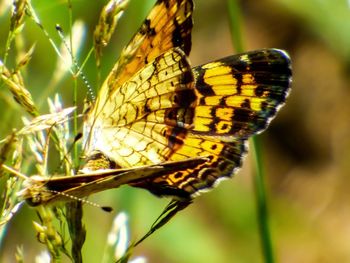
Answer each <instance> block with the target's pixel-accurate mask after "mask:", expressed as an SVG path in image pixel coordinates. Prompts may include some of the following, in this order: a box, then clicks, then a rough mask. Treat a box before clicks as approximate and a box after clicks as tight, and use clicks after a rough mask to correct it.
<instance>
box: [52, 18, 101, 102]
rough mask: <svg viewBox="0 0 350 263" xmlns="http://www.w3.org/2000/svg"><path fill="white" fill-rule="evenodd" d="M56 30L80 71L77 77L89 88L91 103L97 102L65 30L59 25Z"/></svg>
mask: <svg viewBox="0 0 350 263" xmlns="http://www.w3.org/2000/svg"><path fill="white" fill-rule="evenodd" d="M56 30H57V33H58V35H59V36H60V38H61V41H62V42H63V44H64V46H65V48H66V49H67V51H68V53H69V54H70V56H71V59H72V62H73V65H74V67H75V68H76V69H77V70H78V71H77V73H76V75H78V76H79V77H80V78H81V80H82V81H83V82H84V84H85V86H86V88H87V91H88V97H89V98H90V100H91V101H95V100H96V97H95V93H94V91H93V90H92V88H91V85H90V83H89V81H88V79H87V77H86V76H85V74H84V73H83V71H82V69H81V67H80V65H79V64H78V62H77V60H76V59H75V56H74V55H73V51H72V49H71V48H70V46H69V45H68V43H67V41H66V39H65V37H64V33H63V29H62V27H61V26H60V25H59V24H56Z"/></svg>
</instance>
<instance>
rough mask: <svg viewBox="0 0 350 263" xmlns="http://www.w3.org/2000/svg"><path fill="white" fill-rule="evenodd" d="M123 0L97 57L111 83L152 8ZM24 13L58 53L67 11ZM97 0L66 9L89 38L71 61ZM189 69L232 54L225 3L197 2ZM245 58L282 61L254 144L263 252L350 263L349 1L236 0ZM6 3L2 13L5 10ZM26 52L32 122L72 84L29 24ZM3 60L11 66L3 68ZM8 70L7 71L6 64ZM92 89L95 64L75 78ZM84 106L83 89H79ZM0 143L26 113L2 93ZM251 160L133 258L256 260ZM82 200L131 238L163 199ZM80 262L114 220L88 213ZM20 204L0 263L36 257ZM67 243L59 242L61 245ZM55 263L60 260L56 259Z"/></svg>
mask: <svg viewBox="0 0 350 263" xmlns="http://www.w3.org/2000/svg"><path fill="white" fill-rule="evenodd" d="M6 2H7V1H5V0H1V2H0V15H1V16H0V24H1V26H0V54H1V56H3V54H4V48H5V41H6V37H7V34H8V28H9V10H7V9H6ZM145 2H146V1H143V0H131V3H130V5H129V7H128V9H127V10H126V12H125V15H124V16H123V17H122V19H121V20H120V23H119V26H118V28H117V31H116V33H115V34H114V36H113V43H112V44H110V45H109V46H108V47H107V48H106V49H105V50H104V56H103V60H102V76H106V75H107V74H108V70H110V69H111V67H112V66H113V64H114V62H115V61H116V59H117V58H118V54H119V52H120V50H121V48H122V47H123V46H124V45H125V44H126V43H127V42H128V40H129V39H130V38H131V36H132V35H133V34H134V33H135V32H136V30H137V29H138V27H139V25H140V24H141V22H142V20H143V18H144V17H145V15H146V14H147V13H148V10H149V8H151V6H152V5H153V3H154V2H155V1H147V4H146V3H145ZM32 4H33V6H34V8H35V10H36V11H37V13H38V15H39V17H40V19H41V21H42V24H43V25H44V27H45V29H46V30H48V31H49V34H50V36H51V37H52V38H53V39H54V41H55V42H56V43H60V40H59V38H58V36H57V33H56V32H55V29H54V26H55V24H60V25H61V26H62V28H63V29H68V28H69V23H68V21H69V19H68V18H69V12H68V8H67V3H66V2H65V1H46V0H35V1H32ZM103 4H105V2H104V1H73V5H72V8H73V21H75V20H76V19H81V20H83V22H84V23H86V27H87V32H86V38H85V41H84V45H83V49H82V50H81V51H80V53H79V54H80V56H79V57H78V59H79V61H82V60H81V58H84V57H85V56H86V54H87V52H88V50H89V49H90V48H91V46H92V32H93V29H94V25H95V24H96V23H97V20H98V17H99V12H100V10H101V8H102V6H103ZM195 4H196V8H195V13H194V23H195V24H194V28H193V38H192V41H193V48H192V53H191V55H190V59H191V61H192V64H193V65H198V64H201V63H205V62H209V61H211V60H215V59H218V58H221V57H223V56H227V55H230V54H232V53H235V49H234V47H233V46H232V44H231V33H230V27H229V17H228V8H227V1H225V0H206V1H199V0H198V1H195ZM239 4H240V7H241V18H242V24H243V28H242V38H243V41H244V46H245V49H246V50H252V49H259V48H265V47H276V48H281V49H285V50H287V51H288V52H289V54H290V56H291V58H292V62H293V84H292V93H291V94H290V96H289V98H288V101H287V104H286V105H285V107H283V109H282V110H281V112H280V113H279V114H278V116H277V118H276V119H275V120H274V121H273V122H272V124H271V126H270V127H269V129H268V130H267V131H266V132H264V133H263V134H262V135H260V136H259V137H260V139H261V140H262V141H263V160H264V166H265V170H266V185H267V193H268V202H269V216H270V225H271V235H272V242H273V246H274V250H275V254H276V261H277V262H283V263H289V262H308V263H312V262H315V263H316V262H350V223H349V222H350V202H349V198H350V196H349V195H350V191H349V186H350V184H349V171H350V162H349V159H350V132H349V131H350V117H349V116H350V86H349V76H350V75H349V69H350V3H349V2H348V1H346V0H336V1H333V0H323V1H320V0H303V1H301V0H260V1H254V0H245V1H240V2H239ZM8 5H9V3H8V4H7V6H8ZM23 34H24V42H23V43H21V44H22V45H24V47H25V49H29V47H30V46H31V45H32V44H33V43H36V49H35V53H34V56H33V59H32V60H31V62H30V64H29V65H28V67H27V72H26V74H25V84H26V87H27V88H28V89H29V90H30V91H31V92H32V95H33V98H34V100H35V101H36V102H37V103H42V108H41V109H40V112H41V113H47V112H48V109H47V106H46V105H47V103H46V98H43V97H42V94H43V92H46V91H47V89H49V95H50V96H51V97H53V95H54V94H55V93H56V92H59V93H60V94H61V95H62V97H63V101H64V103H65V105H66V106H71V105H72V93H73V91H72V86H73V84H72V78H71V76H68V77H66V78H65V79H64V80H63V81H61V82H60V83H57V84H56V85H52V82H51V79H52V74H53V71H54V68H55V66H56V63H57V59H58V57H57V55H56V54H55V53H54V51H53V49H52V47H51V46H50V44H49V41H48V39H47V38H46V37H45V36H44V34H43V33H42V31H41V30H40V29H39V28H38V26H36V25H35V24H34V23H33V22H32V21H30V20H27V23H26V25H25V28H24V30H23ZM9 62H11V60H10V61H9ZM9 65H11V63H9ZM84 72H85V74H86V75H87V78H88V79H89V81H90V83H91V85H92V86H93V87H94V88H95V89H98V87H96V86H97V85H98V84H97V83H98V81H97V73H96V66H95V62H94V59H90V60H89V62H88V64H87V66H86V67H85V68H84ZM79 84H80V87H79V92H80V94H81V96H80V97H81V100H82V99H83V98H84V97H85V94H86V87H85V86H84V84H82V83H79ZM0 108H1V109H2V114H1V116H0V118H1V126H0V138H4V137H5V136H6V135H7V134H8V133H9V131H10V130H11V129H12V128H20V127H21V125H22V124H21V119H20V117H19V116H21V115H23V114H24V113H23V111H22V110H21V109H20V108H19V107H18V106H17V105H16V104H15V103H13V102H12V100H11V95H10V94H9V92H8V90H6V89H5V88H2V89H1V90H0ZM252 166H253V165H252V160H251V155H248V157H247V158H246V161H245V163H244V166H243V168H242V170H241V171H240V172H239V173H238V175H237V176H236V177H235V178H234V179H233V180H227V181H225V182H223V183H221V184H220V185H219V186H218V187H217V188H216V189H214V190H213V191H211V192H208V193H206V194H203V195H202V196H200V197H199V198H197V199H196V200H195V202H194V204H193V205H191V206H190V207H189V208H187V209H186V210H185V211H183V212H181V213H180V214H178V215H177V216H176V217H175V218H174V219H173V220H172V221H171V222H170V223H169V224H167V225H166V226H165V227H164V228H163V229H161V230H160V231H159V232H157V233H156V234H155V235H153V236H152V237H151V238H149V239H148V240H146V241H145V242H144V243H143V244H141V245H140V246H139V247H138V248H137V249H136V250H135V251H134V255H135V256H144V257H146V258H147V260H148V262H154V263H157V262H170V263H178V262H263V256H262V252H261V248H260V239H259V232H258V227H257V225H258V224H257V220H259V219H258V218H257V215H256V210H255V209H256V204H255V192H254V187H253V180H252V177H253V173H254V171H253V168H252ZM90 200H92V201H94V202H97V203H99V204H103V205H111V206H113V208H114V210H115V213H117V212H119V211H126V212H127V214H128V215H129V220H130V221H129V223H130V224H129V226H130V234H131V239H132V240H135V239H136V238H137V237H141V236H142V234H144V233H145V232H146V231H147V230H148V228H149V226H150V225H151V224H152V223H153V221H154V219H155V218H156V217H157V216H158V215H159V214H160V212H161V211H162V209H163V207H164V206H165V205H166V204H167V200H162V199H158V198H156V197H154V196H152V195H150V194H149V193H148V192H146V191H143V190H139V189H133V188H130V187H122V188H121V189H118V190H109V191H106V192H103V193H99V194H96V195H94V196H92V197H91V198H90ZM84 212H85V216H84V220H85V224H86V228H87V241H86V244H85V246H84V251H83V252H84V259H85V262H99V260H100V258H101V257H102V253H103V250H104V245H105V241H106V238H107V233H108V231H109V230H110V227H111V223H112V221H113V218H114V215H111V214H107V213H104V212H101V211H100V210H98V209H96V208H94V207H91V206H85V208H84ZM32 220H36V214H35V210H33V209H32V208H29V207H28V206H27V205H25V206H23V208H22V209H21V211H20V212H19V213H18V214H16V215H15V217H14V219H13V221H12V222H11V223H10V224H9V226H8V229H7V233H6V238H5V239H4V240H3V242H2V244H1V252H0V253H1V254H0V255H1V257H0V258H1V259H0V261H1V262H13V261H14V253H15V251H16V246H18V245H20V246H23V249H24V255H25V258H26V259H27V261H26V262H34V257H35V255H37V254H38V253H39V252H40V251H41V250H43V249H44V248H45V247H44V246H42V245H40V244H39V243H38V242H37V241H36V237H35V231H34V229H33V227H32ZM66 238H68V237H66ZM63 261H64V260H63Z"/></svg>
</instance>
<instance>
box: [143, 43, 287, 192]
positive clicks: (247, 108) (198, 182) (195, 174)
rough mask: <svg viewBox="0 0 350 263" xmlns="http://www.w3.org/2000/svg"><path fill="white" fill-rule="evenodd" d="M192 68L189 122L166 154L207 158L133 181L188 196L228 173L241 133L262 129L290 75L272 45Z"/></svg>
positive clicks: (241, 146)
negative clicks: (182, 136)
mask: <svg viewBox="0 0 350 263" xmlns="http://www.w3.org/2000/svg"><path fill="white" fill-rule="evenodd" d="M193 72H194V75H195V83H196V95H197V101H196V107H195V112H194V117H193V127H192V129H191V130H190V131H189V132H188V133H187V135H186V137H185V139H184V140H183V144H182V147H181V148H179V149H178V150H177V151H176V152H174V154H173V155H172V156H171V157H170V160H173V161H176V160H183V159H185V158H190V157H193V156H209V161H208V162H206V163H205V164H203V165H201V166H200V167H196V168H195V169H187V170H184V171H177V172H176V173H172V174H170V175H166V176H163V177H161V178H154V179H152V180H147V181H145V182H143V183H139V184H138V185H137V186H138V187H143V188H146V189H148V190H150V191H151V192H153V193H155V194H157V195H171V196H177V197H181V198H192V197H194V196H195V195H197V194H198V193H199V192H200V191H201V190H206V189H208V188H210V187H212V186H214V184H215V183H216V182H217V181H218V180H219V179H221V178H227V177H230V176H232V175H233V174H234V173H235V172H236V170H237V169H238V168H239V167H240V166H241V163H242V158H243V156H244V154H245V153H246V151H247V149H246V148H247V147H246V140H247V138H248V137H249V136H251V135H253V134H256V133H259V132H261V131H263V130H264V129H266V127H267V125H268V123H269V122H270V121H271V119H272V118H273V117H274V116H275V115H276V113H277V111H278V109H279V108H280V107H281V105H283V103H284V102H285V99H286V97H287V95H288V93H289V85H290V81H291V68H290V59H289V57H288V55H287V54H286V53H285V52H283V51H281V50H276V49H265V50H258V51H252V52H248V53H244V54H241V55H235V56H230V57H227V58H224V59H221V60H218V61H216V62H211V63H208V64H205V65H202V66H198V67H195V68H194V69H193Z"/></svg>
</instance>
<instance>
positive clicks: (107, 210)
mask: <svg viewBox="0 0 350 263" xmlns="http://www.w3.org/2000/svg"><path fill="white" fill-rule="evenodd" d="M46 191H48V192H50V193H53V194H56V195H60V196H64V197H67V198H68V199H71V200H72V201H80V202H82V203H84V204H88V205H91V206H93V207H97V208H100V209H102V210H103V211H105V212H112V211H113V208H112V207H110V206H101V205H99V204H97V203H95V202H91V201H89V200H86V199H83V198H80V197H77V196H74V195H70V194H66V193H63V192H59V191H56V190H49V189H47V190H46Z"/></svg>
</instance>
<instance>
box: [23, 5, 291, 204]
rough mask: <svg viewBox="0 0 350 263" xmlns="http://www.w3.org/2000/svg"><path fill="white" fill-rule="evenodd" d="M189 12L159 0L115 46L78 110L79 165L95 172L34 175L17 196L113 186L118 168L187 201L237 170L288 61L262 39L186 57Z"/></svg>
mask: <svg viewBox="0 0 350 263" xmlns="http://www.w3.org/2000/svg"><path fill="white" fill-rule="evenodd" d="M192 13H193V2H192V0H158V1H157V2H156V3H155V5H154V7H153V8H152V10H151V11H150V13H149V15H148V16H147V18H146V19H145V21H144V22H143V24H142V25H141V28H140V29H139V31H138V32H137V33H136V34H135V35H134V37H133V38H132V39H131V41H130V42H129V44H128V45H127V46H126V47H125V48H124V50H123V51H122V55H121V57H120V59H119V60H118V61H117V63H116V64H115V66H114V67H113V69H112V70H111V72H110V74H109V75H108V77H107V78H106V80H105V82H104V83H103V85H102V86H101V88H100V90H99V93H98V96H97V99H96V101H94V102H93V103H92V104H91V105H90V107H89V108H88V110H87V111H86V112H85V118H84V124H83V142H82V145H83V151H84V155H85V156H86V163H85V166H84V168H83V170H84V171H85V172H87V173H90V175H91V173H92V176H91V177H87V176H85V177H84V175H82V176H81V177H79V176H77V177H76V178H77V179H73V178H70V179H68V180H72V181H71V182H73V181H74V180H76V181H74V182H77V184H75V183H74V184H73V185H66V184H64V187H63V188H60V187H62V184H61V183H60V182H59V180H56V181H55V180H54V181H51V183H49V182H48V181H47V180H45V181H43V180H36V181H35V180H32V181H31V183H29V184H28V185H29V186H28V187H27V188H26V189H24V190H25V191H24V192H23V193H25V194H22V196H23V197H24V199H27V200H30V203H31V204H33V205H38V204H43V203H49V202H51V201H54V200H56V199H61V198H63V199H65V198H64V197H67V196H78V197H81V196H85V195H89V194H92V193H94V192H97V191H102V190H105V189H108V188H114V187H117V186H119V185H120V184H119V183H118V184H113V183H111V182H112V181H114V180H115V179H116V178H118V176H119V175H123V178H127V177H128V176H130V178H129V180H128V179H126V180H124V179H123V180H124V181H123V183H124V184H129V185H131V186H134V187H139V188H143V189H147V190H148V191H150V192H151V193H153V194H155V195H157V196H167V197H172V198H174V199H175V200H184V201H186V200H187V201H188V200H192V199H193V198H194V197H196V196H197V195H198V194H199V193H201V192H202V191H205V190H207V189H210V188H212V187H213V186H215V185H216V184H217V182H219V181H220V180H221V179H224V178H230V177H231V176H232V175H233V174H235V173H236V172H237V169H238V168H239V167H240V166H241V165H242V158H243V156H244V154H245V153H246V152H247V140H248V138H249V137H250V136H252V135H255V134H258V133H260V132H262V131H264V130H265V129H266V128H267V126H268V124H269V122H270V121H271V120H272V119H273V118H274V117H275V116H276V113H277V111H278V110H279V108H280V107H281V106H282V105H283V104H284V102H285V100H286V97H287V95H288V93H289V91H290V83H291V76H292V71H291V61H290V58H289V56H288V54H287V53H286V52H285V51H282V50H279V49H262V50H256V51H250V52H246V53H243V54H238V55H233V56H229V57H226V58H222V59H219V60H217V61H214V62H210V63H207V64H204V65H201V66H196V67H192V66H191V63H190V61H189V59H188V56H189V53H190V50H191V30H192V27H193V21H192ZM187 160H190V161H187ZM191 160H195V161H191ZM174 164H175V165H174ZM176 164H178V165H176ZM159 167H162V168H164V169H163V170H162V172H159V171H158V169H159ZM104 169H112V170H113V172H112V173H109V172H107V173H101V172H98V171H101V170H104ZM115 169H116V170H115ZM118 169H119V170H120V171H119V172H116V171H118ZM135 171H137V173H136V174H137V175H136V177H135V180H134V177H133V176H135ZM94 172H96V173H99V175H97V177H98V178H97V177H94V174H93V173H94ZM148 175H149V176H148ZM79 178H80V179H79ZM82 178H84V179H82ZM86 178H89V179H86ZM106 178H108V179H106ZM110 178H112V179H110ZM60 180H62V182H63V181H64V180H67V179H60ZM84 180H85V181H84ZM86 180H88V181H86ZM102 182H103V183H102ZM116 185H117V186H116ZM44 187H46V188H45V189H47V187H49V188H50V191H46V195H42V194H40V193H41V192H42V191H44V190H43V189H44ZM33 189H36V190H35V191H33ZM57 195H61V196H60V197H57ZM65 195H66V196H65Z"/></svg>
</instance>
